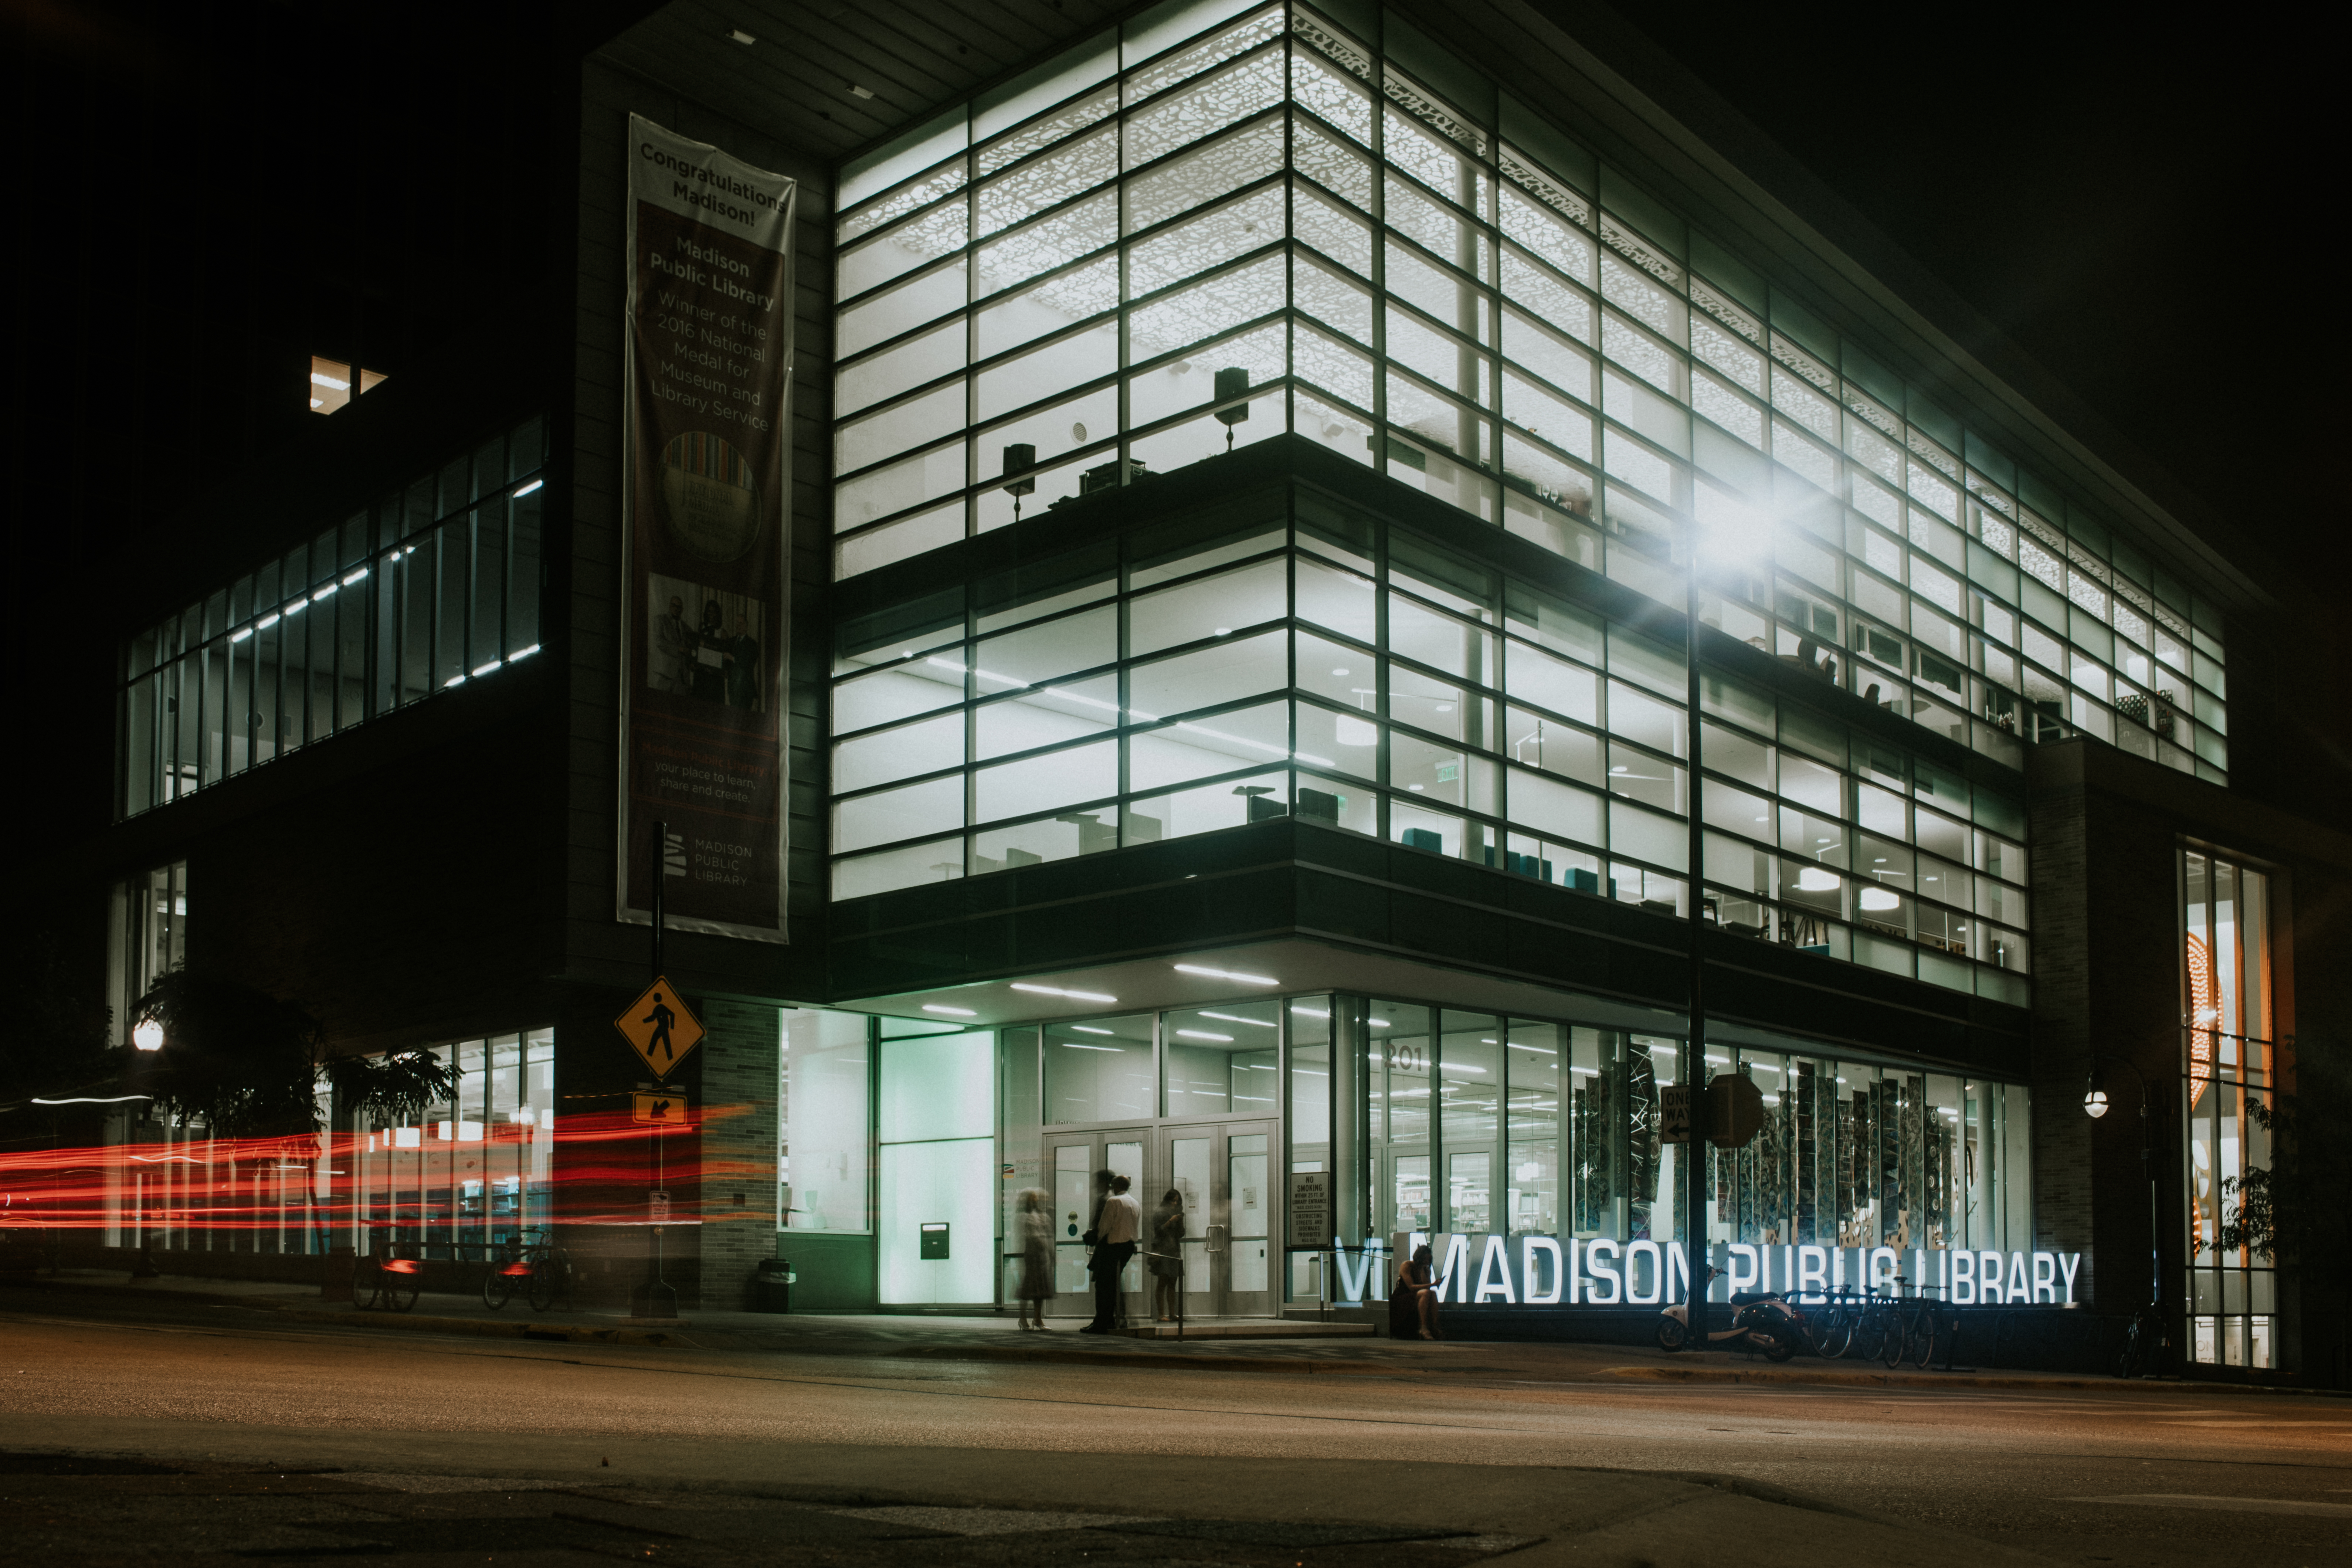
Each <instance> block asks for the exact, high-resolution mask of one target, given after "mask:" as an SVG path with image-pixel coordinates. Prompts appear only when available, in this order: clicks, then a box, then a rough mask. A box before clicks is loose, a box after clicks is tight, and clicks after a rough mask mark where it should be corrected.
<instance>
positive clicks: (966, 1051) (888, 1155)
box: [874, 1018, 999, 1306]
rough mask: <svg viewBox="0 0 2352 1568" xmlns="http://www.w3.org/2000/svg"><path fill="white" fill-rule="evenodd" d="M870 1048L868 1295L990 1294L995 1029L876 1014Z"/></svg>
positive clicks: (934, 1297) (915, 1301)
mask: <svg viewBox="0 0 2352 1568" xmlns="http://www.w3.org/2000/svg"><path fill="white" fill-rule="evenodd" d="M876 1049H877V1055H878V1062H877V1069H878V1070H877V1073H876V1075H875V1083H876V1085H877V1097H876V1102H875V1119H874V1128H875V1152H876V1154H877V1162H876V1173H875V1184H874V1191H875V1215H876V1218H875V1225H876V1228H877V1231H878V1232H879V1240H880V1243H881V1245H880V1246H879V1247H877V1248H876V1258H877V1265H878V1270H877V1279H876V1282H875V1284H876V1295H877V1300H880V1301H881V1302H882V1303H883V1304H884V1305H886V1306H891V1305H919V1304H924V1303H931V1302H950V1301H986V1300H992V1297H993V1293H994V1291H995V1289H996V1280H995V1278H994V1276H995V1273H996V1263H995V1259H996V1257H997V1255H998V1241H997V1236H998V1224H999V1215H998V1213H997V1212H996V1211H997V1208H998V1205H997V1204H996V1203H995V1201H994V1198H993V1192H994V1184H993V1183H992V1181H991V1171H992V1167H994V1165H995V1163H996V1134H997V1126H998V1122H997V1103H996V1090H997V1060H996V1035H995V1032H994V1031H992V1030H988V1029H961V1028H958V1027H956V1026H953V1025H927V1024H921V1023H913V1022H909V1021H908V1020H905V1019H900V1018H885V1019H883V1020H882V1026H881V1029H880V1031H879V1038H878V1040H877V1043H876Z"/></svg>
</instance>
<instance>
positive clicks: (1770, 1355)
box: [1757, 1331, 1797, 1361]
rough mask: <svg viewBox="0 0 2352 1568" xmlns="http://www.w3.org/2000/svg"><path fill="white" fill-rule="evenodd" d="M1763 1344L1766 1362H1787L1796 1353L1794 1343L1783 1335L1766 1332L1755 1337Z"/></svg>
mask: <svg viewBox="0 0 2352 1568" xmlns="http://www.w3.org/2000/svg"><path fill="white" fill-rule="evenodd" d="M1757 1337H1758V1338H1759V1339H1761V1340H1762V1341H1763V1342H1764V1359H1765V1360H1766V1361H1787V1360H1789V1359H1790V1357H1792V1356H1794V1355H1795V1354H1796V1353H1797V1345H1796V1342H1795V1341H1793V1340H1791V1339H1790V1338H1789V1337H1788V1336H1787V1335H1785V1334H1778V1333H1773V1332H1770V1331H1763V1332H1760V1333H1759V1335H1758V1336H1757Z"/></svg>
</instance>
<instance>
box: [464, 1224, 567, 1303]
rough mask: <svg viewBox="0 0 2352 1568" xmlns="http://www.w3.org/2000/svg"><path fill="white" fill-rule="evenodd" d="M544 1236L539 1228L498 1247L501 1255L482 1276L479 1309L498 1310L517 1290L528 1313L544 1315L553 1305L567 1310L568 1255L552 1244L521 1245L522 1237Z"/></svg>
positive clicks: (543, 1242)
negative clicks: (559, 1305) (526, 1299)
mask: <svg viewBox="0 0 2352 1568" xmlns="http://www.w3.org/2000/svg"><path fill="white" fill-rule="evenodd" d="M530 1235H537V1236H540V1237H547V1235H548V1232H547V1230H546V1229H545V1227H543V1226H534V1227H532V1228H531V1229H530V1230H527V1231H522V1232H520V1233H518V1235H517V1237H516V1238H515V1239H513V1240H510V1241H508V1242H506V1243H505V1244H503V1246H501V1247H499V1252H500V1253H501V1254H502V1256H500V1257H499V1258H496V1259H494V1260H493V1261H492V1262H491V1264H490V1267H489V1270H488V1272H487V1273H486V1274H484V1275H483V1276H482V1305H483V1306H485V1307H488V1308H489V1309H490V1310H492V1311H498V1310H502V1309H503V1308H504V1307H505V1306H506V1304H507V1302H508V1301H509V1300H512V1299H513V1297H514V1293H515V1290H516V1289H517V1288H518V1287H520V1289H522V1291H523V1293H524V1294H525V1296H526V1297H527V1298H528V1299H529V1300H530V1310H532V1311H534V1312H544V1311H547V1310H549V1309H551V1308H552V1307H553V1306H554V1305H555V1303H556V1302H557V1301H559V1300H560V1301H562V1302H563V1303H564V1304H565V1305H566V1306H569V1305H570V1304H571V1301H572V1255H571V1254H570V1253H568V1252H566V1251H564V1250H563V1248H562V1247H558V1246H556V1245H555V1243H554V1242H553V1241H552V1240H547V1239H542V1240H539V1241H528V1242H527V1241H524V1240H522V1239H521V1237H523V1236H530Z"/></svg>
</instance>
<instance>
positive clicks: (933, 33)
mask: <svg viewBox="0 0 2352 1568" xmlns="http://www.w3.org/2000/svg"><path fill="white" fill-rule="evenodd" d="M1125 9H1127V7H1126V6H1125V5H1106V4H1103V3H1102V0H912V3H909V0H858V3H856V4H852V3H850V0H671V3H670V4H669V5H665V6H663V7H662V8H661V9H660V10H659V11H656V12H655V13H654V14H653V15H652V16H648V17H646V19H645V20H644V21H642V22H639V23H637V24H636V25H635V26H633V27H631V28H629V29H628V31H626V32H625V33H623V34H622V35H621V36H620V37H617V38H614V40H613V41H612V42H611V43H608V44H606V45H605V46H604V48H602V49H601V50H599V51H598V53H599V54H600V55H601V56H603V57H604V58H606V59H609V60H611V61H612V62H613V63H614V64H615V65H618V66H621V67H624V68H626V69H629V70H632V71H635V72H636V73H637V74H638V75H641V76H645V77H647V78H650V79H653V80H655V81H658V82H662V83H665V84H667V85H668V86H670V87H674V88H676V89H677V90H678V91H680V92H681V93H686V94H688V95H690V96H692V97H694V98H696V99H698V100H701V101H702V102H704V103H707V104H709V106H710V107H711V108H713V109H716V110H719V111H720V112H722V113H724V114H727V115H730V116H731V117H732V118H734V119H737V120H740V121H742V122H743V123H745V124H746V125H750V126H752V127H753V128H755V129H757V130H760V131H763V132H767V133H769V134H770V135H773V136H777V137H780V138H782V139H785V140H788V141H791V142H796V143H798V144H799V145H801V146H803V147H805V148H807V149H808V150H809V151H810V152H811V153H815V154H818V155H820V156H823V157H824V158H827V159H833V158H838V157H841V156H843V155H844V154H845V153H851V152H854V151H856V149H857V148H859V147H862V146H864V145H866V143H867V142H873V141H876V140H877V139H878V138H881V137H884V136H887V135H888V134H889V133H890V132H894V131H898V130H900V129H902V128H903V127H905V126H907V125H908V124H910V123H913V122H915V121H919V120H920V119H921V118H922V117H923V116H924V115H925V114H926V113H928V112H929V111H930V110H935V109H938V108H940V107H941V106H943V105H945V104H949V103H952V102H954V101H955V100H958V99H960V98H961V97H963V96H965V95H966V94H968V93H970V92H971V90H972V89H975V88H977V87H979V86H981V85H982V84H983V83H985V82H988V81H991V80H993V79H996V78H998V77H1001V76H1003V75H1006V74H1008V73H1009V72H1011V71H1012V70H1013V69H1014V68H1016V67H1018V66H1021V65H1024V64H1025V63H1027V62H1029V61H1030V60H1033V59H1034V58H1037V57H1038V56H1040V55H1042V54H1045V52H1047V51H1049V50H1051V49H1053V48H1055V47H1057V46H1059V45H1062V44H1066V43H1074V42H1076V40H1078V39H1079V38H1082V37H1086V36H1087V34H1089V33H1091V32H1093V31H1095V30H1096V29H1097V28H1098V27H1100V26H1103V25H1104V24H1105V23H1107V22H1108V21H1109V20H1110V19H1111V18H1112V17H1113V16H1118V14H1119V13H1120V12H1121V11H1123V10H1125ZM737 31H741V32H744V33H748V34H750V35H751V38H752V40H753V41H752V42H751V43H750V44H743V43H740V42H738V41H737V40H736V39H735V38H734V37H732V36H731V35H733V34H734V33H736V32H737ZM854 88H863V89H866V90H867V91H869V92H871V93H872V94H873V96H872V97H871V98H861V97H859V96H858V95H857V93H856V92H855V91H854V90H852V89H854Z"/></svg>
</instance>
